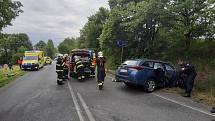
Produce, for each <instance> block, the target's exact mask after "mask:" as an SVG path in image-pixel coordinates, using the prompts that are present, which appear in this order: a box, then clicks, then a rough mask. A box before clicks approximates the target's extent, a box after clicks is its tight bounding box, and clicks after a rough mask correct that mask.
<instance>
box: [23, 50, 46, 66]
mask: <svg viewBox="0 0 215 121" xmlns="http://www.w3.org/2000/svg"><path fill="white" fill-rule="evenodd" d="M44 63H45V61H44V52H43V51H37V50H33V51H25V56H24V58H23V61H22V69H24V70H39V69H40V68H43V66H44Z"/></svg>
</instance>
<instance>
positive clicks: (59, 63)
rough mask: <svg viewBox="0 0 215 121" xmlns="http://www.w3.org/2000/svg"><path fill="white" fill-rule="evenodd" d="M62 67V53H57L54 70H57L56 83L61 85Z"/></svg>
mask: <svg viewBox="0 0 215 121" xmlns="http://www.w3.org/2000/svg"><path fill="white" fill-rule="evenodd" d="M63 67H64V63H63V56H62V55H58V58H57V63H56V72H57V84H58V85H62V84H64V83H63V80H64V78H63Z"/></svg>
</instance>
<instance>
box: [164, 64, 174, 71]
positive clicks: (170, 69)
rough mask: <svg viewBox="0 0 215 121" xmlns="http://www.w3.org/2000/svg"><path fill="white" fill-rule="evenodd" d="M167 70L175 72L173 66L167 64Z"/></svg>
mask: <svg viewBox="0 0 215 121" xmlns="http://www.w3.org/2000/svg"><path fill="white" fill-rule="evenodd" d="M165 68H166V70H167V71H174V70H175V69H174V68H173V67H172V66H170V65H168V64H165Z"/></svg>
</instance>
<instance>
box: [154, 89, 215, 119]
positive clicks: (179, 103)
mask: <svg viewBox="0 0 215 121" xmlns="http://www.w3.org/2000/svg"><path fill="white" fill-rule="evenodd" d="M152 95H154V96H157V97H160V98H162V99H165V100H167V101H170V102H173V103H176V104H178V105H181V106H184V107H187V108H190V109H192V110H194V111H198V112H201V113H203V114H206V115H209V116H213V117H215V115H213V114H211V113H209V112H206V111H203V110H201V109H199V108H196V107H191V106H189V105H186V104H184V103H181V102H178V101H176V100H173V99H170V98H166V97H164V96H161V95H159V94H155V93H152Z"/></svg>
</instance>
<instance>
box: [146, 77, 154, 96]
mask: <svg viewBox="0 0 215 121" xmlns="http://www.w3.org/2000/svg"><path fill="white" fill-rule="evenodd" d="M155 88H156V83H155V80H154V79H149V80H147V81H146V83H145V86H144V90H145V91H146V92H148V93H151V92H154V91H155Z"/></svg>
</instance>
